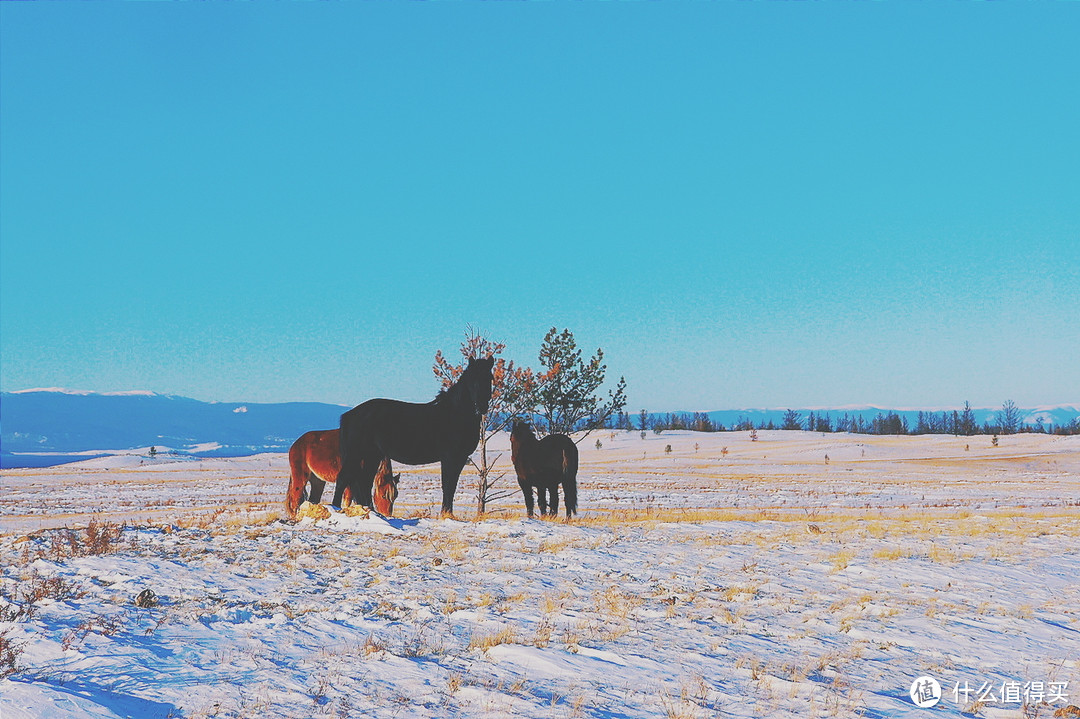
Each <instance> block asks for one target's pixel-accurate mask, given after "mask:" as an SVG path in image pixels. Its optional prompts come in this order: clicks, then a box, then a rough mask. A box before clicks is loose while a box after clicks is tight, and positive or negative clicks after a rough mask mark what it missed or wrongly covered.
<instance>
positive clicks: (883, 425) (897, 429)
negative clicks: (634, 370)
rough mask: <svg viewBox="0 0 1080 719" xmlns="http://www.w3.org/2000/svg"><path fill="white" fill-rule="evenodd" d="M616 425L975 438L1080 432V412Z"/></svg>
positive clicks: (622, 424) (674, 417) (703, 418)
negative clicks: (1062, 417) (1057, 420)
mask: <svg viewBox="0 0 1080 719" xmlns="http://www.w3.org/2000/svg"><path fill="white" fill-rule="evenodd" d="M605 426H606V427H607V428H609V429H615V430H628V431H629V430H640V431H642V432H644V431H652V432H663V431H665V430H673V429H689V430H693V431H695V432H745V431H749V430H751V429H758V430H768V429H787V430H806V431H808V432H822V433H826V432H850V433H853V434H883V435H903V434H952V435H956V436H960V437H970V436H972V435H976V434H987V435H995V434H1002V435H1004V434H1017V433H1021V432H1031V433H1035V434H1057V435H1072V434H1080V416H1077V417H1073V419H1072V420H1071V421H1069V422H1066V423H1063V424H1057V425H1055V424H1047V423H1045V422H1043V420H1042V418H1041V417H1040V418H1039V419H1037V420H1036V421H1035V422H1034V423H1028V424H1025V423H1024V422H1023V421H1022V414H1021V412H1020V409H1019V408H1018V407H1017V406H1016V404H1015V403H1014V402H1013V401H1012V400H1009V401H1007V402H1005V403H1004V404H1003V405H1002V406H1001V409H1000V410H998V412H997V413H996V415H995V416H994V421H993V422H991V421H989V420H987V421H985V422H983V423H982V424H979V423H978V422H977V421H976V420H975V413H974V412H973V411H972V409H971V404H970V403H968V402H965V403H964V408H963V409H962V410H951V411H942V412H919V413H918V415H917V416H916V419H915V425H914V426H912V425H911V422H910V421H909V420H908V418H907V417H905V416H903V415H900V414H898V413H896V412H879V413H878V414H877V416H875V417H874V418H872V419H869V420H868V419H866V418H865V417H863V416H862V415H859V414H852V413H847V412H845V413H844V414H843V415H841V416H837V417H833V416H832V415H830V414H829V413H828V412H824V413H821V412H809V413H807V416H806V418H805V419H803V417H802V413H801V412H797V411H795V410H790V409H789V410H788V411H787V412H785V413H784V416H783V418H782V419H781V420H780V423H779V424H777V423H776V422H775V421H774V420H772V419H769V420H767V421H766V420H761V421H759V422H758V423H757V424H754V423H753V422H752V421H750V420H749V419H747V418H745V417H742V418H739V419H738V420H736V421H735V422H734V423H733V424H732V425H731V426H729V427H725V426H724V425H723V424H720V423H718V422H713V421H712V419H711V418H710V417H709V416H708V415H707V414H706V413H704V412H676V413H669V414H650V413H649V412H647V411H646V410H644V409H643V410H641V412H640V413H639V414H638V416H636V417H634V418H631V417H630V415H629V414H627V413H625V412H620V413H618V414H616V415H613V416H612V417H611V418H610V420H609V421H608V423H607V424H606V425H605Z"/></svg>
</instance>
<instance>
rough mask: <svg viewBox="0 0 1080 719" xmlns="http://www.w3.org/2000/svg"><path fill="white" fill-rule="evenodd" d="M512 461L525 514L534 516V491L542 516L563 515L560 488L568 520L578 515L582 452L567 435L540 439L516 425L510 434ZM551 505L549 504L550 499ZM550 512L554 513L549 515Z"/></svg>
mask: <svg viewBox="0 0 1080 719" xmlns="http://www.w3.org/2000/svg"><path fill="white" fill-rule="evenodd" d="M510 457H511V459H512V460H513V462H514V469H515V470H516V471H517V476H518V484H519V485H520V486H521V491H522V492H524V494H525V511H527V512H528V513H529V516H530V517H531V516H533V496H532V488H533V487H536V498H537V499H538V500H539V502H540V515H541V516H552V517H554V516H555V515H557V514H558V513H559V485H560V484H561V485H562V488H563V493H564V494H565V495H566V517H567V519H569V518H570V516H571V515H574V514H577V466H578V451H577V445H576V444H574V441H573V440H572V439H570V438H569V437H567V436H566V435H565V434H549V435H548V436H547V437H544V438H543V439H537V438H536V435H534V434H533V431H532V427H530V426H529V425H527V424H525V423H524V422H514V427H513V429H512V430H511V431H510ZM545 492H546V493H547V495H550V497H551V502H550V504H549V502H548V497H547V496H545ZM549 510H550V511H549Z"/></svg>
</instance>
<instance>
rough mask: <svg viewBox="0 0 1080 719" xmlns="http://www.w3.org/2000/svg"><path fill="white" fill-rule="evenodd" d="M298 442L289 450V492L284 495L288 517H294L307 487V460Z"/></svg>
mask: <svg viewBox="0 0 1080 719" xmlns="http://www.w3.org/2000/svg"><path fill="white" fill-rule="evenodd" d="M299 444H300V441H299V440H297V444H294V445H293V446H292V447H291V448H290V449H289V491H288V492H286V494H285V511H287V512H288V513H289V516H290V517H295V516H296V510H297V508H299V507H300V505H301V504H302V503H303V501H304V494H305V493H306V492H305V491H304V489H305V487H306V486H307V478H308V471H307V460H306V459H304V453H303V451H302V450H301V448H300V447H299V446H298V445H299Z"/></svg>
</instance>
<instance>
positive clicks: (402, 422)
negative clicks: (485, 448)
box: [334, 357, 495, 514]
mask: <svg viewBox="0 0 1080 719" xmlns="http://www.w3.org/2000/svg"><path fill="white" fill-rule="evenodd" d="M494 365H495V360H494V359H492V358H491V357H487V358H485V359H473V358H469V364H468V366H467V367H466V368H465V371H464V372H462V373H461V377H459V378H458V381H457V382H455V383H454V385H453V386H451V387H450V388H449V389H447V390H444V391H442V392H440V393H439V396H438V397H436V398H435V399H433V400H432V401H431V402H428V403H427V404H416V403H414V402H401V401H399V400H396V399H369V400H368V401H367V402H364V403H363V404H361V405H358V406H356V407H353V408H352V409H350V410H349V411H348V412H346V413H345V414H343V415H341V437H340V442H341V473H340V474H339V475H338V481H337V488H336V490H335V491H334V504H335V505H336V506H339V507H340V506H341V499H342V495H343V493H344V492H345V488H346V487H348V488H350V490H351V492H352V501H353V502H355V503H356V504H362V505H364V506H366V507H370V506H371V485H372V482H373V480H374V477H375V471H376V470H377V469H378V467H379V463H380V462H381V461H382V459H383V457H389V458H390V459H392V460H394V461H395V462H400V463H402V464H431V463H432V462H440V463H442V511H443V513H444V514H450V513H452V512H453V511H454V492H455V491H456V490H457V484H458V477H460V476H461V470H462V468H463V467H464V466H465V463H466V462H467V461H469V455H470V454H472V453H473V451H474V450H475V449H476V445H477V444H478V443H479V442H480V418H481V416H482V415H483V414H484V413H485V412H487V410H488V403H489V402H490V401H491V371H492V368H493V367H494Z"/></svg>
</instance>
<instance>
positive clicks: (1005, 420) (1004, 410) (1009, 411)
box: [997, 399, 1021, 434]
mask: <svg viewBox="0 0 1080 719" xmlns="http://www.w3.org/2000/svg"><path fill="white" fill-rule="evenodd" d="M1020 419H1021V417H1020V409H1019V408H1018V407H1017V406H1016V403H1015V402H1013V401H1012V400H1011V399H1009V400H1005V404H1003V405H1001V410H1000V411H998V413H997V421H998V426H999V427H1000V428H1001V433H1002V434H1016V433H1017V431H1019V429H1020Z"/></svg>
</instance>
